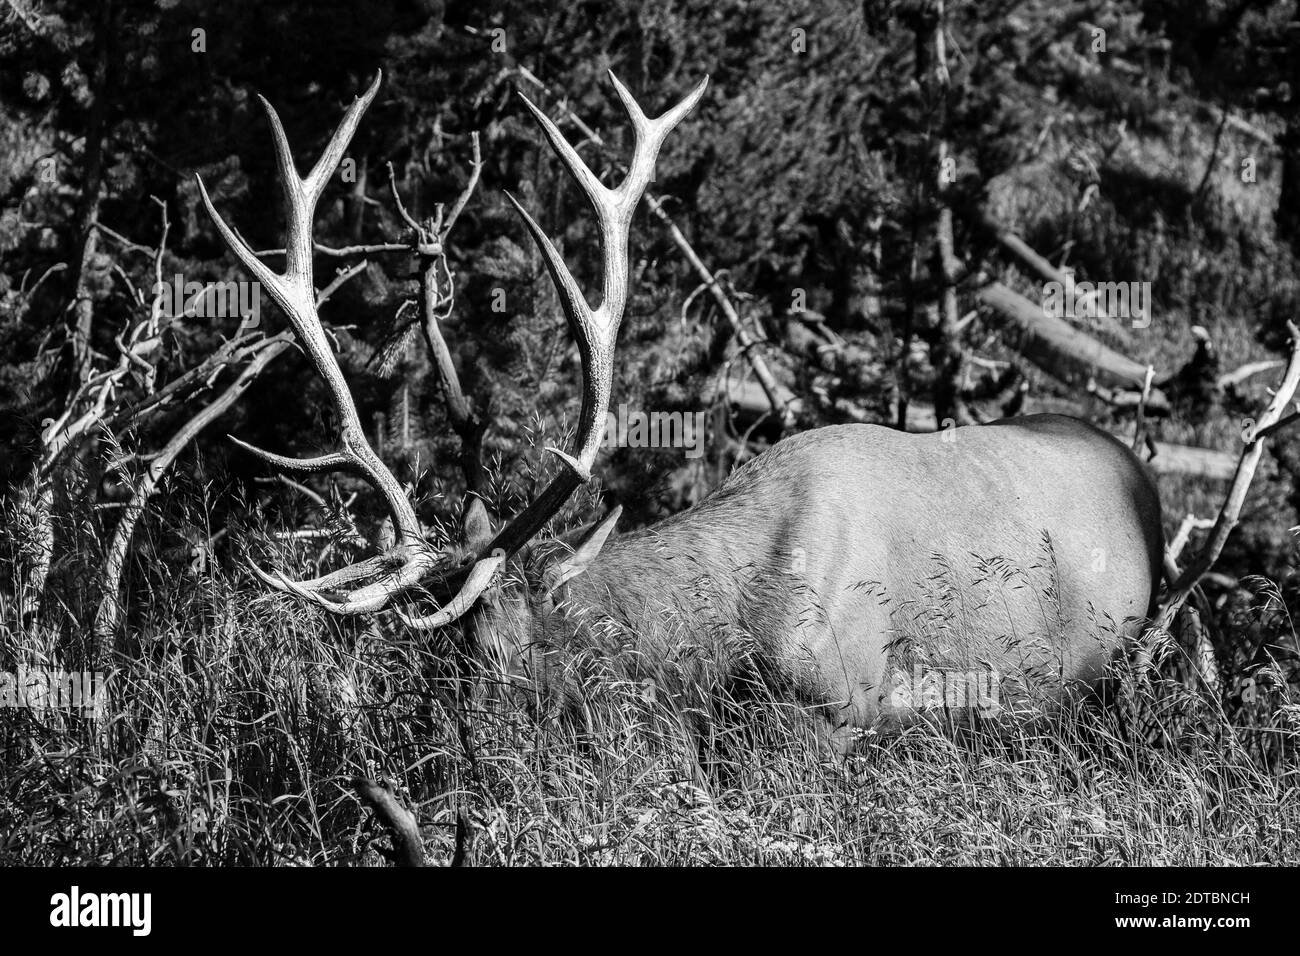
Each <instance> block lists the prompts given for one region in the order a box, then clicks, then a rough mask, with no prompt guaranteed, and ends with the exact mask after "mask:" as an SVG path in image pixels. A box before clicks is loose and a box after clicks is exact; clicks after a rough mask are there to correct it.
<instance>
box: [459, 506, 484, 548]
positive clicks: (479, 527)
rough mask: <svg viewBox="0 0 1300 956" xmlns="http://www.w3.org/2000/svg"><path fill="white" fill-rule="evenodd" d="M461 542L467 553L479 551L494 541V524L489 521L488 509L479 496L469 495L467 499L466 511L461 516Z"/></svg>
mask: <svg viewBox="0 0 1300 956" xmlns="http://www.w3.org/2000/svg"><path fill="white" fill-rule="evenodd" d="M460 530H461V540H462V541H463V542H464V546H465V549H466V550H467V551H471V552H474V551H479V550H481V549H483V548H486V547H487V546H488V545H489V544H490V543H491V541H492V522H491V521H489V520H488V513H487V508H485V507H484V506H483V499H482V498H480V497H479V496H478V495H473V494H471V495H469V496H468V497H466V499H465V511H464V512H463V513H462V514H461V516H460Z"/></svg>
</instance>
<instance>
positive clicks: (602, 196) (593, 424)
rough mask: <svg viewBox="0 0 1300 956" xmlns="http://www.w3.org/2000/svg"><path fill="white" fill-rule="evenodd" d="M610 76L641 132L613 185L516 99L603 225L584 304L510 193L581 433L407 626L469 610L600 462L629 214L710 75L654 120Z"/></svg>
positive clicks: (624, 285)
mask: <svg viewBox="0 0 1300 956" xmlns="http://www.w3.org/2000/svg"><path fill="white" fill-rule="evenodd" d="M609 79H610V82H612V83H613V84H614V89H615V91H616V92H617V93H618V98H619V99H620V100H622V101H623V107H624V109H626V110H627V115H628V118H629V119H631V121H632V129H633V131H634V133H635V134H636V145H635V147H634V148H633V152H632V162H631V163H630V164H629V165H628V172H627V176H626V177H625V178H624V179H623V182H622V183H621V184H620V185H619V186H618V187H617V188H616V189H610V188H608V187H606V186H604V185H603V184H602V183H601V181H600V180H599V179H597V178H596V174H595V173H593V172H592V171H591V170H590V169H589V168H588V167H587V164H586V163H584V162H583V161H582V158H581V157H580V156H579V155H578V151H577V150H575V149H574V148H573V147H572V146H571V145H569V142H568V140H566V139H565V138H564V136H563V134H561V133H560V131H559V129H557V128H556V126H555V124H554V123H553V122H551V120H550V118H549V117H548V116H547V115H546V114H545V113H543V112H542V111H541V110H539V109H538V108H537V107H536V106H534V105H533V102H532V101H531V100H530V99H528V97H527V96H525V95H524V94H523V92H522V91H521V92H519V98H520V99H522V100H523V101H524V104H525V105H526V106H527V107H528V110H529V112H531V113H532V114H533V118H534V119H536V120H537V123H538V125H539V126H541V128H542V131H543V132H544V133H545V134H546V138H547V140H549V141H550V144H551V148H552V149H553V150H555V153H556V155H558V156H559V157H560V160H561V161H562V162H563V163H564V166H565V168H566V169H567V170H568V171H569V175H571V176H572V177H573V178H574V180H575V181H576V182H577V184H578V185H579V186H580V187H582V191H583V192H584V193H586V195H587V199H588V200H589V201H590V202H591V207H592V209H593V210H595V212H596V219H597V222H598V223H599V225H600V247H601V258H602V260H603V262H602V264H603V285H604V294H603V297H602V299H601V303H600V305H599V306H597V307H596V308H595V309H593V308H591V306H589V305H588V304H587V299H586V296H584V295H583V293H582V290H581V289H580V288H578V283H577V280H575V279H574V278H573V274H572V273H571V272H570V271H569V268H568V266H566V265H565V264H564V259H563V257H562V256H561V255H560V254H559V253H558V252H557V251H556V249H555V246H554V245H553V244H552V243H551V240H550V239H549V238H547V235H546V233H545V232H543V231H542V228H541V226H539V225H537V222H536V220H534V219H533V217H532V216H530V215H529V214H528V211H527V210H526V209H524V207H523V206H521V205H520V204H519V202H518V201H517V200H516V199H515V197H514V196H511V195H510V194H509V193H506V198H508V199H509V200H510V202H511V204H512V205H513V206H514V207H515V209H516V210H518V212H519V215H520V216H522V217H523V220H524V224H525V225H526V226H527V227H528V231H529V233H530V234H531V235H532V237H533V242H535V243H536V244H537V248H538V250H540V252H541V253H542V258H543V259H545V261H546V268H547V271H548V272H550V274H551V281H552V282H554V283H555V288H556V290H557V291H558V292H559V294H560V305H561V307H562V308H563V309H564V317H565V319H566V320H567V321H568V324H569V331H570V333H571V334H572V335H573V338H574V340H575V341H576V342H577V344H578V355H579V357H580V359H581V361H582V377H583V382H582V410H581V412H580V413H579V416H578V434H577V437H576V439H575V451H576V455H570V454H567V453H565V452H563V451H560V450H559V449H558V448H549V449H547V450H548V451H550V452H552V453H554V454H555V455H557V456H559V458H560V459H561V460H562V461H563V462H564V465H565V468H564V469H563V470H562V471H561V472H560V474H558V475H557V476H556V477H555V478H554V479H553V480H552V481H551V483H550V484H549V485H548V486H547V487H546V489H545V490H544V491H543V492H542V494H541V495H540V496H539V497H538V498H537V499H536V500H535V501H533V502H532V503H531V504H530V505H529V506H528V507H527V508H525V509H524V510H523V511H522V512H521V513H520V514H519V515H517V516H516V517H515V518H514V520H512V521H511V522H510V523H509V524H508V525H506V527H504V528H503V529H501V531H500V532H499V533H498V534H497V536H496V537H495V538H494V539H493V540H492V541H491V543H489V544H488V545H487V547H486V548H484V549H483V550H482V551H481V552H480V553H479V557H478V561H477V562H476V564H475V566H474V568H473V570H472V571H471V572H470V576H469V578H468V579H467V580H466V582H465V586H464V587H462V588H461V592H460V593H459V594H457V595H456V597H455V598H453V599H452V601H451V602H449V603H448V604H447V605H446V606H445V607H443V608H442V609H441V610H440V611H438V612H437V613H435V614H431V615H428V616H426V617H412V616H409V615H405V614H404V615H403V617H404V619H405V620H406V622H407V624H409V625H410V626H412V627H417V628H435V627H442V626H443V625H445V624H449V623H451V622H452V621H454V620H456V618H458V617H459V616H460V615H462V614H464V613H465V612H466V611H467V610H468V609H469V608H470V607H471V606H472V605H473V603H474V600H475V599H477V597H478V595H479V594H481V593H482V592H483V590H484V589H485V588H486V587H487V584H488V582H489V581H490V580H491V577H492V575H493V574H494V573H495V571H496V569H497V568H498V567H500V565H501V564H502V563H503V562H504V561H505V559H506V558H508V557H509V556H510V555H512V554H514V553H515V552H516V551H518V550H519V549H520V548H521V547H523V546H524V545H525V544H527V543H528V541H529V539H531V538H532V537H533V535H535V534H537V532H538V531H540V530H541V529H542V528H543V526H545V524H546V522H548V521H549V520H550V519H551V518H552V517H554V516H555V514H556V513H557V512H558V511H559V510H560V508H561V507H563V505H564V503H565V502H566V501H568V500H569V496H570V495H572V494H573V492H574V491H575V490H577V488H578V487H580V486H581V485H583V484H585V483H586V482H588V481H590V480H591V469H592V466H593V465H595V463H596V454H597V452H598V451H599V450H600V443H601V440H602V438H603V434H604V428H605V415H606V412H607V411H608V409H609V394H610V387H611V386H612V385H613V381H614V343H615V341H616V340H617V338H618V327H619V325H620V323H621V322H622V321H623V309H624V307H625V306H626V305H627V290H628V281H629V272H630V270H629V267H628V255H627V246H628V234H629V231H630V229H631V225H632V214H633V213H634V212H635V211H636V207H637V203H639V202H640V201H641V196H642V194H644V193H645V190H646V187H647V186H648V185H650V181H651V180H652V179H653V178H654V167H655V160H656V158H658V156H659V148H660V147H661V146H662V145H663V142H664V139H665V138H666V137H667V136H668V134H669V133H670V132H672V130H673V128H674V127H675V126H676V125H677V124H678V123H680V122H681V121H682V119H684V118H685V116H686V114H687V113H689V112H690V111H691V110H692V109H693V108H694V107H695V104H696V103H698V102H699V100H700V97H701V96H703V95H704V88H705V87H706V86H708V83H709V78H708V77H707V76H706V77H705V78H704V79H702V80H701V81H700V82H699V84H698V85H697V86H696V87H695V89H693V90H692V91H691V92H690V93H689V94H688V95H687V96H686V98H685V99H684V100H682V101H681V102H680V103H678V104H677V105H676V106H674V107H673V108H672V109H670V110H668V111H667V112H666V113H664V114H663V115H662V116H660V117H658V118H657V119H650V118H649V117H647V116H646V115H645V113H644V112H642V111H641V107H640V106H638V105H637V102H636V100H634V99H633V98H632V94H631V93H629V92H628V91H627V87H625V86H624V85H623V84H622V83H620V82H619V81H618V77H616V76H615V75H614V73H613V71H610V74H609Z"/></svg>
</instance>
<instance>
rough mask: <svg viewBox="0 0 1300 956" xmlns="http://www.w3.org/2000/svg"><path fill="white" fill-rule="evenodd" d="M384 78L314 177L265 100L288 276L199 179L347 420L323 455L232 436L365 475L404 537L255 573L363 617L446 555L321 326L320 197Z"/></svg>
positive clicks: (305, 465) (295, 463) (220, 222)
mask: <svg viewBox="0 0 1300 956" xmlns="http://www.w3.org/2000/svg"><path fill="white" fill-rule="evenodd" d="M382 76H383V74H382V73H381V74H379V75H377V76H376V77H375V81H374V83H372V84H371V85H370V89H368V90H366V92H365V93H364V94H363V95H362V96H361V97H360V98H359V99H357V100H355V101H354V102H353V103H352V105H351V106H350V107H348V110H347V112H346V113H345V114H344V115H343V119H342V121H341V122H340V123H339V125H338V128H337V129H336V130H335V131H334V135H333V136H331V137H330V141H329V144H328V145H327V146H326V147H325V152H324V153H322V154H321V157H320V159H319V160H317V162H316V165H315V166H314V167H313V168H312V171H311V173H310V174H308V176H307V178H306V179H303V178H301V177H299V175H298V170H297V168H296V167H295V166H294V162H293V153H292V152H291V151H290V149H289V141H288V139H287V138H286V137H285V134H284V126H283V125H281V123H280V117H279V116H278V115H276V112H275V109H274V107H272V106H271V104H270V103H268V102H267V101H266V100H265V99H264V98H262V97H260V96H259V97H258V99H259V100H261V101H262V106H263V108H264V109H265V110H266V115H267V118H268V119H269V120H270V122H271V133H272V135H273V137H274V140H275V158H276V165H277V166H278V167H279V172H280V180H281V183H282V184H283V187H284V218H285V232H286V237H285V270H284V274H283V275H281V274H277V273H275V272H273V271H272V270H271V269H270V268H269V267H268V266H267V265H266V264H265V263H263V262H262V261H261V260H260V259H258V258H257V255H256V254H255V253H254V252H253V250H252V249H251V248H249V246H248V244H247V243H245V242H244V240H243V239H241V238H240V237H239V235H238V234H237V233H236V232H235V231H234V229H232V228H231V227H230V226H229V225H227V223H226V221H225V220H224V219H222V218H221V215H220V213H218V212H217V210H216V209H215V207H214V206H213V205H212V200H211V199H209V198H208V191H207V189H206V188H204V185H203V180H202V178H201V177H200V178H199V192H200V194H201V195H202V197H203V205H204V207H205V208H206V209H207V211H208V215H209V216H211V217H212V221H213V222H214V223H215V224H216V227H217V230H218V231H219V232H220V233H221V237H222V238H223V239H225V241H226V245H228V246H229V247H230V249H231V251H233V252H234V253H235V256H236V257H237V258H238V259H239V261H240V262H242V263H243V264H244V267H245V268H246V269H248V271H249V272H251V273H252V274H253V275H254V276H255V277H256V278H257V280H258V281H259V282H261V283H262V285H263V286H265V287H266V290H267V291H268V292H269V293H270V294H271V298H272V299H274V300H275V302H276V304H277V305H279V306H280V308H281V309H282V310H283V311H284V314H285V315H286V316H287V317H288V319H289V322H290V324H291V325H292V326H293V329H294V331H295V332H296V333H297V334H298V341H299V342H300V343H301V344H302V347H303V350H304V351H305V352H306V353H307V357H308V358H309V359H310V360H311V363H312V365H313V366H314V367H315V368H316V371H317V373H318V374H319V375H320V377H321V378H322V379H324V381H325V385H326V387H327V388H328V390H329V394H330V398H331V400H332V401H333V404H334V407H335V409H336V410H337V411H338V415H339V422H340V427H339V448H338V450H337V451H334V452H331V453H329V454H326V455H321V456H319V457H316V458H306V459H297V458H286V457H285V456H283V455H275V454H272V453H271V452H267V451H263V450H262V449H260V448H256V447H254V446H253V445H250V444H248V443H247V442H243V441H240V440H239V439H237V438H232V440H233V441H234V442H235V443H236V444H238V445H239V446H240V447H241V448H244V449H246V450H247V451H249V452H251V453H253V454H254V455H257V456H258V457H259V458H261V459H262V460H263V461H266V462H268V463H270V464H271V465H273V466H275V467H276V468H280V469H283V470H285V471H291V472H299V473H311V472H318V471H326V470H331V469H343V470H346V471H351V472H353V473H355V474H358V475H360V476H361V477H363V478H365V479H366V480H367V481H368V482H369V483H370V484H371V485H373V486H374V487H375V489H376V490H378V491H379V493H380V494H381V495H383V497H384V501H385V503H386V504H387V505H388V510H389V513H390V514H391V515H392V518H393V527H394V529H395V531H396V538H397V541H396V544H395V545H394V547H393V548H391V549H390V550H389V551H388V552H386V553H385V554H383V555H381V556H379V557H378V558H372V559H370V560H369V561H365V562H361V563H360V564H357V565H353V566H351V567H348V568H344V569H343V570H341V571H337V572H335V573H334V574H331V575H326V576H325V577H323V578H317V579H316V580H314V581H307V582H303V583H301V584H299V583H297V582H294V581H290V580H288V579H287V578H285V577H284V575H282V574H280V573H279V572H275V573H273V574H267V573H266V572H264V571H262V570H261V569H260V568H257V567H256V566H255V567H254V569H253V570H254V571H255V572H256V573H257V575H258V577H260V578H261V579H262V580H263V581H265V582H266V583H267V584H269V585H271V586H272V587H275V588H278V589H280V590H282V591H287V592H289V593H291V594H296V595H298V596H299V597H302V598H305V599H307V600H309V601H313V602H315V603H317V604H319V605H321V606H322V607H324V608H326V609H327V610H330V611H334V612H336V613H338V614H361V613H364V612H367V611H376V610H379V609H380V608H382V607H383V606H384V605H385V604H387V603H388V601H389V599H390V597H391V595H392V594H394V593H396V592H397V591H401V590H405V589H407V588H410V587H412V586H414V585H415V584H417V583H419V581H420V580H421V578H423V577H424V576H425V575H426V574H427V573H428V572H429V571H430V569H432V568H433V567H434V566H435V565H436V564H437V562H438V560H439V558H440V554H439V553H438V552H437V551H435V550H434V549H432V548H430V547H429V546H428V544H427V543H426V542H425V540H424V537H423V535H422V534H421V533H420V524H419V521H418V520H417V519H416V517H415V509H414V508H413V507H412V506H411V502H410V501H409V500H408V499H407V497H406V493H405V492H404V491H403V490H402V486H401V484H400V483H399V482H398V480H397V479H396V478H395V477H394V476H393V473H392V472H390V471H389V470H388V468H387V467H386V466H385V465H384V463H383V462H382V461H381V460H380V458H379V456H378V455H377V454H375V450H374V449H373V448H371V447H370V443H369V442H368V441H366V437H365V432H364V430H363V429H362V427H361V418H360V416H359V415H358V414H357V407H356V404H355V403H354V402H353V401H352V395H351V393H350V392H349V391H348V386H347V382H346V381H345V380H344V378H343V372H342V370H341V369H340V368H339V363H338V360H337V359H335V357H334V353H333V351H332V350H331V348H330V344H329V339H328V338H327V337H326V335H325V329H324V328H323V327H322V325H321V320H320V316H319V315H318V314H317V312H316V288H315V285H314V284H313V282H312V251H313V246H312V221H313V217H314V213H315V210H316V201H317V200H318V199H319V198H320V195H321V193H322V192H323V191H324V189H325V184H326V183H327V182H328V181H329V178H330V176H331V175H333V173H334V170H335V168H336V167H337V166H338V164H339V160H340V159H342V157H343V151H344V150H345V149H347V147H348V143H349V141H351V139H352V134H353V133H354V132H355V131H356V128H357V123H358V122H359V121H360V119H361V114H362V113H364V112H365V111H366V107H368V106H369V105H370V102H371V100H373V99H374V98H375V93H376V92H378V90H379V82H380V80H381V79H382ZM366 578H376V580H374V581H372V582H371V583H369V584H367V585H364V586H362V587H360V588H357V589H356V590H354V591H352V592H350V593H349V594H348V595H347V596H346V598H344V599H343V600H341V601H336V600H333V599H331V598H328V597H326V596H325V595H324V594H323V593H322V592H324V591H328V590H330V589H332V588H335V587H337V586H338V585H340V584H345V583H349V582H352V581H356V580H364V579H366Z"/></svg>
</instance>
